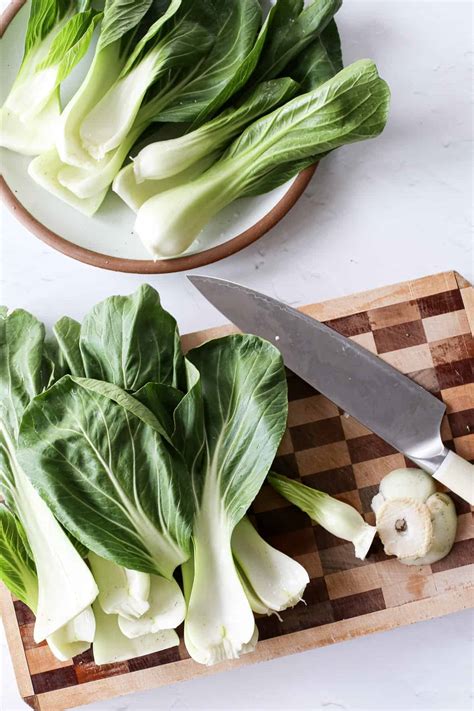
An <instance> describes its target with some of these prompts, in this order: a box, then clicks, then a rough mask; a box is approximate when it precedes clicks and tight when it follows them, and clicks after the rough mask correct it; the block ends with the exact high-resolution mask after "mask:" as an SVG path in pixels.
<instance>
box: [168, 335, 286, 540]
mask: <svg viewBox="0 0 474 711" xmlns="http://www.w3.org/2000/svg"><path fill="white" fill-rule="evenodd" d="M187 357H188V359H189V361H190V363H192V364H193V365H194V366H195V368H196V369H197V371H198V372H199V375H200V391H201V393H200V394H201V397H202V400H201V401H200V399H199V393H198V394H197V396H195V397H194V401H195V406H194V409H195V410H196V409H197V410H198V414H197V417H196V416H195V417H194V418H193V419H190V418H189V417H188V422H189V423H191V426H190V425H189V424H188V425H187V426H186V427H185V426H183V429H184V431H185V432H186V435H187V437H188V438H189V439H190V438H193V441H194V447H193V449H192V451H190V452H188V454H187V458H188V466H189V468H190V470H191V474H192V479H193V490H194V495H195V499H196V501H197V502H199V503H198V505H200V502H201V501H202V498H203V496H205V495H206V493H205V492H206V489H207V490H209V489H211V490H212V491H213V492H214V493H215V495H217V496H218V498H219V505H220V506H221V507H222V510H224V511H225V516H226V519H227V520H228V522H229V525H230V527H231V528H232V527H233V526H234V525H235V524H236V523H237V522H238V521H239V520H240V519H241V518H242V516H243V515H244V514H245V512H246V511H247V509H248V508H249V506H250V504H251V503H252V501H253V499H254V498H255V496H256V495H257V493H258V491H259V489H260V487H261V485H262V483H263V481H264V479H265V476H266V474H267V472H268V470H269V468H270V466H271V463H272V461H273V459H274V457H275V454H276V451H277V448H278V445H279V444H280V441H281V438H282V436H283V433H284V431H285V427H286V419H287V407H288V399H287V386H286V377H285V370H284V367H283V361H282V358H281V354H280V353H279V351H278V350H277V349H276V348H275V347H274V346H272V345H271V344H270V343H268V342H267V341H263V340H262V339H260V338H258V337H256V336H245V335H240V334H238V335H233V336H226V337H224V338H219V339H215V340H212V341H209V342H208V343H205V344H204V345H203V346H201V347H199V348H196V349H194V350H192V351H190V352H189V353H188V356H187ZM200 408H202V414H199V409H200ZM181 410H182V405H180V406H179V407H178V411H177V416H178V418H179V419H180V421H181V422H182V421H183V417H182V415H183V413H182V411H181ZM201 418H202V419H201ZM200 421H201V422H202V425H201V427H202V429H201V427H199V426H197V424H198V423H199V422H200Z"/></svg>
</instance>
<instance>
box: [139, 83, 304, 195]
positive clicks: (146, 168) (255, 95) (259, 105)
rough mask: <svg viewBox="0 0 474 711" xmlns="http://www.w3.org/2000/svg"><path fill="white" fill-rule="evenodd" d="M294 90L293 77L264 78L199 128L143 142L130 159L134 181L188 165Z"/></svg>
mask: <svg viewBox="0 0 474 711" xmlns="http://www.w3.org/2000/svg"><path fill="white" fill-rule="evenodd" d="M297 90H298V84H297V83H296V82H294V81H293V80H292V79H275V80H273V81H268V82H263V83H262V84H260V85H259V86H257V87H256V88H255V89H254V91H252V92H251V93H250V95H249V96H248V97H247V98H246V99H245V100H244V101H243V102H242V103H241V104H240V105H238V106H236V107H230V108H228V109H226V110H225V111H223V112H222V113H221V114H219V116H217V117H216V118H214V119H212V120H211V121H208V122H207V123H205V124H203V125H202V126H200V128H197V129H195V130H194V131H191V132H190V133H185V134H184V136H181V137H179V138H174V139H170V140H168V141H157V142H156V143H151V144H149V145H148V146H145V148H143V149H142V150H141V151H140V153H139V154H138V156H137V157H136V158H135V159H134V161H133V170H134V173H135V177H136V180H137V183H141V182H142V181H144V180H162V179H164V178H169V177H171V176H173V175H176V174H177V173H181V172H182V171H184V170H187V169H189V168H190V167H191V166H192V165H194V164H195V163H197V162H198V161H200V160H202V159H203V158H205V157H206V155H208V154H209V153H213V152H214V151H219V150H221V149H223V148H225V147H226V145H227V144H228V143H229V142H230V141H231V140H232V138H234V137H235V136H237V135H238V134H239V133H241V131H243V129H244V128H245V127H246V126H248V125H249V124H250V123H252V121H254V120H255V119H256V118H258V117H259V116H262V115H263V114H266V113H268V111H270V110H272V109H274V108H276V107H277V106H279V105H280V104H283V103H285V101H288V99H290V98H292V96H294V95H295V94H296V92H297ZM157 192H158V191H157Z"/></svg>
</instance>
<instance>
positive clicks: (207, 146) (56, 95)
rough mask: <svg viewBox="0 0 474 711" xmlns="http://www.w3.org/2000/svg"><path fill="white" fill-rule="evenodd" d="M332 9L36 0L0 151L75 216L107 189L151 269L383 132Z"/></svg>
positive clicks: (333, 0)
mask: <svg viewBox="0 0 474 711" xmlns="http://www.w3.org/2000/svg"><path fill="white" fill-rule="evenodd" d="M340 7H341V0H311V2H309V3H307V4H306V6H305V4H304V3H303V2H302V1H300V0H298V1H297V2H294V1H292V2H289V1H288V0H275V2H274V3H273V4H272V5H271V7H270V9H269V11H268V12H265V9H267V8H266V6H265V3H262V4H261V3H260V2H259V0H228V1H227V2H225V3H222V2H219V1H218V0H139V1H138V2H134V3H123V2H121V0H106V1H105V3H100V4H99V3H98V4H97V5H96V4H94V2H93V1H92V2H90V1H88V2H81V3H79V2H77V3H75V2H67V3H64V2H62V1H61V2H59V0H31V9H30V19H29V22H28V26H27V30H26V39H25V51H24V59H23V63H22V65H21V67H20V70H19V72H18V75H17V77H16V79H15V82H14V84H13V86H12V88H11V91H10V93H9V94H8V97H7V99H6V101H5V103H4V106H3V108H2V109H1V111H2V129H1V131H0V144H1V145H3V146H4V147H7V148H9V149H11V150H17V151H19V152H22V153H25V154H27V155H31V156H35V157H34V158H33V160H31V162H30V164H29V167H28V173H29V177H30V178H31V179H33V180H34V181H36V183H37V184H38V185H39V186H41V187H42V188H44V189H46V190H47V191H48V192H49V193H51V195H53V196H54V197H55V198H58V199H60V200H62V201H63V202H65V203H67V204H68V205H69V206H71V207H73V208H75V209H77V210H80V211H81V212H82V213H83V214H84V215H86V216H93V215H94V214H95V213H96V212H97V211H98V210H99V208H100V206H101V205H102V203H103V201H104V199H105V197H106V195H107V193H108V191H109V189H110V188H111V187H112V188H113V190H114V191H115V192H116V193H117V194H118V195H119V196H120V197H121V198H122V199H123V200H124V202H125V203H126V204H127V205H128V206H129V207H130V208H131V209H132V210H133V211H134V212H136V213H137V216H136V221H135V227H134V232H135V235H136V237H137V238H138V239H139V240H141V242H142V243H143V245H144V246H145V247H146V249H147V250H148V251H149V253H150V254H151V255H152V257H153V258H154V259H157V258H169V257H174V256H177V255H179V254H182V253H183V252H186V251H187V250H188V249H189V248H190V247H191V245H193V244H194V243H195V240H196V238H197V237H198V236H199V235H200V234H201V232H202V230H203V229H204V227H205V226H206V225H207V223H209V222H210V221H212V220H213V218H214V217H215V216H216V215H217V213H219V212H220V211H221V210H222V209H223V208H224V207H226V206H227V205H229V204H230V203H232V202H233V201H234V200H236V199H238V198H241V197H245V196H258V195H262V194H264V193H267V192H269V191H271V190H273V189H275V188H276V187H278V186H280V185H283V184H284V183H286V182H287V181H289V180H290V179H292V178H293V177H295V176H296V175H297V174H298V173H299V172H300V171H301V170H302V169H304V168H305V167H307V166H310V165H312V164H314V163H315V162H317V161H319V160H320V159H321V158H323V157H324V156H325V155H327V154H328V153H329V152H330V151H332V150H334V149H335V148H338V147H340V146H342V145H345V144H347V143H351V142H354V141H358V140H363V139H366V138H373V137H375V136H378V135H379V134H380V133H381V131H382V130H383V128H384V126H385V123H386V119H387V112H388V105H389V91H388V88H387V85H386V84H385V82H383V80H382V79H380V78H379V76H378V74H377V70H376V67H375V65H374V64H373V63H372V62H371V61H370V60H361V61H359V62H355V63H354V64H352V65H350V66H348V67H346V68H345V69H344V68H343V62H342V52H341V43H340V38H339V35H338V31H337V27H336V23H335V20H334V16H335V14H336V13H337V11H338V10H339V9H340ZM77 65H79V66H78V68H77V70H76V67H77ZM80 72H82V76H83V78H82V80H81V81H80V82H79V84H78V86H77V88H76V90H75V91H73V93H72V96H68V91H69V93H70V86H71V85H69V89H68V91H66V90H65V87H64V86H62V85H63V84H64V82H65V80H66V79H67V78H68V76H69V75H73V76H74V77H76V84H77V79H78V77H79V74H80ZM160 128H161V129H163V130H159V129H160ZM164 135H166V136H167V137H166V138H164ZM168 136H171V138H169V137H168ZM130 157H132V162H128V161H129V158H130ZM124 164H125V165H124Z"/></svg>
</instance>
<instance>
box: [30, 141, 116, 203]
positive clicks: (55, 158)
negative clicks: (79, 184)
mask: <svg viewBox="0 0 474 711" xmlns="http://www.w3.org/2000/svg"><path fill="white" fill-rule="evenodd" d="M64 167H65V164H64V163H63V162H62V161H61V159H60V158H59V155H58V152H57V150H56V148H52V149H51V150H49V151H46V152H44V153H41V155H39V156H37V157H36V158H33V160H32V161H31V163H30V164H29V166H28V175H29V176H30V178H32V179H33V180H34V181H35V183H37V184H38V185H39V186H41V187H42V188H44V189H45V190H47V191H48V192H49V193H51V195H54V197H56V198H58V199H59V200H62V201H63V202H65V203H66V204H67V205H70V207H73V208H74V209H75V210H78V211H79V212H82V213H83V214H84V215H87V216H88V217H91V216H92V215H94V214H95V213H96V212H97V210H98V209H99V207H100V206H101V205H102V203H103V201H104V199H105V196H106V194H107V188H106V189H105V190H98V191H96V192H95V194H94V195H93V196H92V197H88V198H80V197H78V196H77V195H76V194H75V193H73V192H71V191H70V190H68V188H65V187H64V185H61V183H60V182H59V174H60V172H61V171H62V170H63V169H64ZM78 170H80V169H78Z"/></svg>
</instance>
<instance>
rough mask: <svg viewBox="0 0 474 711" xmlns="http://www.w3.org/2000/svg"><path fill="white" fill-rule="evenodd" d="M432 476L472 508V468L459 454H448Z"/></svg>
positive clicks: (473, 478) (473, 499) (473, 492)
mask: <svg viewBox="0 0 474 711" xmlns="http://www.w3.org/2000/svg"><path fill="white" fill-rule="evenodd" d="M433 476H434V478H435V479H437V480H438V481H440V482H441V483H442V484H444V485H445V486H447V487H448V489H451V491H452V492H453V493H454V494H457V495H458V496H460V497H461V499H464V500H465V501H467V502H468V503H469V504H470V505H471V506H474V466H473V465H472V464H470V463H469V462H467V461H466V460H465V459H463V458H462V457H460V456H459V454H456V453H455V452H449V453H448V454H447V456H446V458H445V460H444V462H443V463H442V464H441V466H440V467H438V469H437V470H436V471H435V472H434V474H433Z"/></svg>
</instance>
